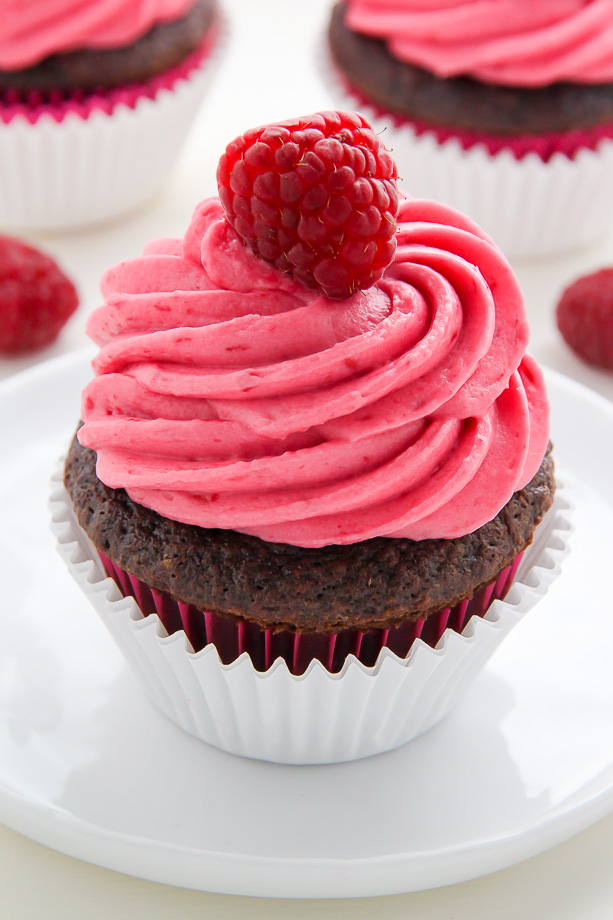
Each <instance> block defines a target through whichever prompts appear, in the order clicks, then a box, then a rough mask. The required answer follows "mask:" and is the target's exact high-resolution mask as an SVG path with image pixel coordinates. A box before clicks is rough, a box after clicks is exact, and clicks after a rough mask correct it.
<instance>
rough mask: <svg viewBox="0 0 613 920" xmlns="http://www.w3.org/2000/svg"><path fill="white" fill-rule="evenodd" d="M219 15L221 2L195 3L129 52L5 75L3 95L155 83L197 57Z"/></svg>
mask: <svg viewBox="0 0 613 920" xmlns="http://www.w3.org/2000/svg"><path fill="white" fill-rule="evenodd" d="M215 15H216V3H215V0H195V3H194V5H193V7H192V8H191V9H190V10H189V12H188V13H187V14H186V15H185V16H183V17H182V18H181V19H177V20H174V21H172V22H165V23H159V24H158V25H156V26H154V27H153V28H152V29H150V30H149V32H147V33H146V34H145V35H143V36H142V38H140V39H138V40H137V41H136V42H134V43H133V44H131V45H129V46H128V47H123V48H112V49H90V48H88V49H76V50H74V51H69V52H64V53H61V54H53V55H50V56H49V57H47V58H45V60H43V61H41V62H40V63H39V64H36V65H35V66H33V67H29V68H27V69H24V70H16V71H8V70H0V91H1V90H4V91H6V90H10V89H12V90H17V91H31V90H36V91H38V92H43V93H44V92H50V91H53V90H59V91H62V92H65V91H67V90H71V89H78V90H80V91H84V92H89V91H93V90H98V89H111V88H113V87H117V86H124V85H126V84H130V83H140V82H143V81H146V80H149V79H151V78H152V77H154V76H156V75H157V74H159V73H163V72H165V71H167V70H170V69H171V68H173V67H176V66H177V65H178V64H180V63H181V61H183V60H184V59H185V58H187V57H188V56H189V55H190V54H191V53H192V52H194V51H196V50H197V48H199V47H200V45H201V43H202V40H203V38H204V36H205V34H206V33H207V31H208V30H209V28H210V26H211V25H212V24H213V22H214V20H215Z"/></svg>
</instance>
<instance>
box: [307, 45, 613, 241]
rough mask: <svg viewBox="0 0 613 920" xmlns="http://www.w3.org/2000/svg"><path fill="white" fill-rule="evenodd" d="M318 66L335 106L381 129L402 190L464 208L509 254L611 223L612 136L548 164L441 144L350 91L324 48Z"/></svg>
mask: <svg viewBox="0 0 613 920" xmlns="http://www.w3.org/2000/svg"><path fill="white" fill-rule="evenodd" d="M320 65H321V72H322V76H323V77H324V79H325V81H326V83H327V84H328V88H329V90H330V92H331V95H332V98H333V99H334V104H335V106H336V107H337V108H339V109H345V110H347V109H348V110H351V111H355V110H359V111H360V112H362V114H363V115H364V116H365V118H366V119H367V120H368V121H369V122H370V124H371V125H372V126H373V128H374V129H375V131H376V132H377V133H379V134H382V139H383V141H384V143H385V146H386V147H387V148H388V149H389V150H390V151H391V152H392V155H393V157H394V159H395V160H396V164H397V166H398V175H399V177H400V180H399V185H400V186H401V187H402V188H403V189H404V190H405V191H406V192H407V194H409V195H412V196H414V197H416V198H434V199H436V200H438V201H443V202H445V203H446V204H448V205H451V206H452V207H454V208H457V210H459V211H463V212H464V213H465V214H467V215H468V216H469V217H471V218H472V219H473V220H474V221H475V222H476V223H477V224H479V226H481V227H482V228H483V229H484V230H485V232H486V233H488V234H489V235H490V236H491V237H492V238H493V239H494V240H495V242H496V244H497V245H498V246H499V247H500V248H501V249H502V250H503V252H504V253H505V254H506V255H507V256H508V257H509V258H525V257H531V256H540V255H546V254H551V253H555V252H563V251H566V250H571V249H575V248H579V247H582V246H588V245H589V244H591V243H593V242H594V241H595V240H597V239H598V238H599V237H601V236H603V235H604V234H605V233H606V232H607V230H609V229H610V228H611V227H612V226H613V209H612V208H611V201H613V140H607V139H605V140H602V141H601V142H600V143H599V144H598V146H597V148H596V149H595V150H591V149H588V148H585V149H582V150H580V151H579V152H578V153H577V154H576V155H575V156H574V157H573V158H572V159H570V158H569V157H567V156H565V155H564V154H562V153H557V154H554V155H553V157H551V159H550V160H548V161H547V162H545V161H544V160H542V159H541V158H540V157H539V156H538V155H537V154H536V153H530V154H528V155H527V156H524V157H522V158H521V159H516V158H515V157H514V156H513V154H512V153H511V151H510V150H503V151H501V152H500V153H496V154H491V153H489V152H488V150H487V149H486V148H485V147H484V146H483V145H481V144H476V145H474V146H472V147H470V148H469V149H467V150H464V149H463V148H462V145H461V143H460V141H459V140H456V139H455V138H450V139H449V140H446V141H444V142H442V143H441V142H440V141H439V140H438V138H437V137H436V135H435V134H434V133H433V132H425V133H421V134H420V133H417V131H416V130H415V129H414V128H412V127H411V125H410V124H409V123H407V122H400V123H398V122H397V120H396V119H395V117H394V116H393V115H392V114H390V115H389V116H385V115H382V114H381V112H380V111H379V110H377V109H376V108H375V107H371V106H369V105H368V104H365V103H364V101H363V99H362V98H361V97H359V96H358V95H352V94H351V93H350V92H349V91H348V89H347V87H346V85H344V84H343V83H342V82H341V79H340V78H339V77H338V75H337V73H336V72H335V70H334V66H333V64H332V62H331V61H330V58H329V55H328V54H327V51H326V52H323V51H320Z"/></svg>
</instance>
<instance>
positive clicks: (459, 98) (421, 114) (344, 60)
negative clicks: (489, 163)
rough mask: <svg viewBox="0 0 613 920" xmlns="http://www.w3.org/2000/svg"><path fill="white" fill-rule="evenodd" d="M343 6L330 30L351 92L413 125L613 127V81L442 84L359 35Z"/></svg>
mask: <svg viewBox="0 0 613 920" xmlns="http://www.w3.org/2000/svg"><path fill="white" fill-rule="evenodd" d="M345 9H346V6H345V4H344V3H342V2H341V3H337V5H336V6H335V7H334V9H333V12H332V17H331V21H330V26H329V43H330V49H331V52H332V56H333V59H334V61H335V63H336V65H337V66H338V68H339V70H340V71H341V72H342V74H343V75H344V76H345V77H346V79H347V80H348V81H349V83H350V84H351V86H352V87H354V88H355V89H357V90H358V91H359V92H361V93H363V94H364V96H365V97H366V98H367V99H368V100H371V101H372V102H375V103H376V104H378V105H380V106H381V107H382V108H383V109H386V110H388V111H390V112H393V113H396V114H398V115H400V116H403V117H405V118H407V119H409V120H414V121H418V122H423V123H425V124H428V125H433V126H437V125H441V126H443V127H445V128H450V127H453V128H455V129H456V130H463V131H475V132H483V133H486V134H499V135H502V136H514V135H522V134H536V135H538V134H546V133H549V132H565V131H576V130H579V129H586V128H593V127H595V126H597V125H601V124H607V123H611V122H612V121H613V83H604V84H581V83H568V82H561V83H553V84H551V85H549V86H544V87H537V88H524V87H511V86H501V85H494V84H488V83H482V82H480V81H478V80H474V79H471V78H470V77H453V78H448V79H443V78H441V77H437V76H436V75H435V74H433V73H431V72H429V71H426V70H424V69H422V68H421V67H417V66H414V65H412V64H410V63H406V62H404V61H400V60H398V59H397V58H395V57H393V56H392V55H391V54H390V53H389V51H388V50H387V47H386V43H385V41H384V40H382V39H378V38H373V37H371V36H368V35H363V34H361V33H359V32H354V31H353V30H351V29H349V28H348V27H347V25H346V24H345Z"/></svg>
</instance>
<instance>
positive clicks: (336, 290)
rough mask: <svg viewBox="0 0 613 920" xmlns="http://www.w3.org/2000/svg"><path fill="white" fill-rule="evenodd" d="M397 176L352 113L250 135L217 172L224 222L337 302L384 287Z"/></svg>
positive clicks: (232, 147)
mask: <svg viewBox="0 0 613 920" xmlns="http://www.w3.org/2000/svg"><path fill="white" fill-rule="evenodd" d="M396 176H397V173H396V164H395V163H394V161H393V159H392V158H391V156H390V154H389V153H388V151H387V150H386V149H385V147H384V146H383V144H382V143H381V142H380V141H379V138H378V137H377V135H376V134H375V133H374V131H373V129H372V128H371V127H370V125H369V124H368V122H367V121H366V120H365V119H364V118H363V117H362V116H361V115H359V114H357V113H355V112H352V113H347V112H319V113H317V114H315V115H307V116H304V117H302V118H295V119H292V120H290V121H284V122H281V123H279V124H277V125H267V126H265V127H261V128H253V129H252V130H250V131H247V132H246V133H245V134H243V135H242V136H241V137H237V138H236V140H234V141H232V143H231V144H228V146H227V147H226V152H225V153H224V154H223V156H222V157H221V159H220V161H219V166H218V168H217V184H218V187H219V197H220V200H221V203H222V205H223V208H224V211H225V212H226V216H227V218H228V221H229V222H230V223H231V224H232V226H233V227H234V228H235V230H236V231H237V233H238V234H239V235H240V236H241V237H242V238H243V239H244V240H245V241H246V242H247V243H248V244H249V245H250V246H251V248H252V249H253V250H254V252H255V253H256V254H257V255H259V256H260V257H261V258H263V259H266V261H268V262H272V263H273V264H274V265H276V266H277V268H279V269H281V271H286V272H291V273H292V274H293V276H294V277H295V278H296V279H297V280H298V281H300V282H302V283H303V284H304V285H306V286H307V287H311V288H319V289H320V290H321V291H322V292H323V293H324V294H325V295H326V296H327V297H332V298H335V299H337V300H340V299H343V298H345V297H348V296H349V295H350V294H352V293H353V292H354V291H356V290H360V289H364V288H367V287H370V286H371V285H372V284H374V283H375V282H376V281H378V280H379V278H380V277H381V275H382V274H383V272H384V271H385V269H386V268H387V266H388V265H389V264H390V262H391V261H392V259H393V257H394V252H395V250H396V238H395V232H396V226H397V224H396V215H397V213H398V191H397V189H396Z"/></svg>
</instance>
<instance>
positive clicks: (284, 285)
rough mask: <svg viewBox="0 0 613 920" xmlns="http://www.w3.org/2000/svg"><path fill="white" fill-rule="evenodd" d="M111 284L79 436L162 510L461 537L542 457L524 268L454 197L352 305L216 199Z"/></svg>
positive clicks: (142, 498) (343, 530)
mask: <svg viewBox="0 0 613 920" xmlns="http://www.w3.org/2000/svg"><path fill="white" fill-rule="evenodd" d="M102 290H103V294H104V296H105V303H104V305H103V306H101V307H99V308H98V309H97V310H96V311H95V312H94V313H93V314H92V316H91V318H90V321H89V326H88V332H89V334H90V336H91V337H92V338H93V339H94V340H95V341H96V342H97V343H98V344H99V345H100V346H101V350H100V353H99V354H98V356H97V358H96V359H95V361H94V370H95V373H96V377H95V378H94V379H93V380H92V381H91V382H90V384H89V385H88V386H87V387H86V389H85V391H84V394H83V405H82V413H83V420H84V422H85V424H84V426H83V428H81V431H80V434H79V438H80V441H81V443H82V444H83V445H85V446H86V447H91V448H93V449H95V450H96V451H97V452H98V466H97V469H98V475H99V477H100V479H101V480H102V481H103V482H105V483H106V484H107V485H108V486H111V487H116V488H119V487H123V488H125V489H126V490H127V491H128V493H129V494H130V496H131V497H132V498H133V499H134V500H135V501H136V502H139V503H140V504H143V505H145V506H147V507H150V508H153V509H155V510H156V511H158V512H159V513H160V514H162V515H164V516H166V517H169V518H173V519H175V520H178V521H183V522H185V523H188V524H196V525H200V526H203V527H222V528H231V529H234V530H239V531H242V532H244V533H249V534H254V535H256V536H259V537H261V538H263V539H265V540H271V541H279V542H286V543H292V544H296V545H300V546H311V547H315V546H322V545H326V544H330V543H353V542H357V541H359V540H364V539H368V538H370V537H374V536H388V537H395V536H402V537H408V538H411V539H416V540H417V539H423V538H428V537H445V538H447V537H456V536H460V535H463V534H466V533H468V532H470V531H472V530H475V529H476V528H477V527H479V526H480V525H481V524H483V523H485V522H486V521H488V520H490V519H491V518H493V517H494V516H495V515H496V514H497V513H498V511H499V510H500V509H501V508H502V506H503V505H504V504H506V502H507V501H508V500H509V498H510V497H511V495H512V494H513V492H515V491H516V490H517V489H519V488H521V487H523V486H524V485H525V484H526V483H527V482H528V481H529V480H530V479H531V478H532V476H533V475H534V473H535V472H536V470H537V469H538V467H539V465H540V463H541V460H542V458H543V455H544V452H545V449H546V445H547V440H548V427H549V426H548V409H547V400H546V396H545V390H544V386H543V380H542V376H541V373H540V371H539V370H538V368H537V366H536V365H535V363H534V361H533V360H532V359H530V358H529V357H524V352H525V348H526V344H527V338H528V329H527V323H526V319H525V314H524V306H523V299H522V295H521V292H520V290H519V287H518V284H517V281H516V279H515V276H514V275H513V272H512V270H511V268H510V266H509V264H508V263H507V261H506V260H505V258H504V256H503V255H502V253H501V252H500V250H499V249H497V248H496V246H494V244H493V243H492V242H491V241H490V240H489V239H488V238H487V237H485V235H484V234H483V233H482V231H481V230H479V229H478V228H477V227H476V226H475V225H474V224H472V222H470V221H469V220H468V219H467V218H465V217H464V216H463V215H461V214H459V213H458V212H456V211H454V210H453V209H451V208H449V207H447V206H445V205H442V204H438V203H436V202H432V201H422V200H418V199H412V200H406V201H404V202H403V203H402V204H401V207H400V215H399V230H398V249H397V254H396V257H395V259H394V262H393V263H392V264H391V266H390V267H389V268H388V270H387V271H386V273H385V275H384V276H383V278H382V280H381V281H380V282H379V284H378V286H377V287H374V288H370V289H369V290H367V291H362V292H358V293H356V294H355V295H353V296H352V297H350V298H349V299H347V300H345V301H340V302H338V301H336V302H332V301H328V300H326V299H325V298H323V297H320V296H318V295H317V294H316V293H315V292H313V291H310V290H307V289H306V288H303V287H301V286H300V285H298V284H297V283H296V282H294V281H293V280H291V278H289V277H288V276H286V275H283V274H281V273H279V272H278V271H277V270H276V269H274V268H272V267H271V266H270V265H268V264H267V263H265V262H263V261H261V260H259V259H257V258H256V257H255V256H254V255H253V254H252V253H251V251H250V250H247V249H246V248H245V247H243V245H242V243H241V241H240V240H239V238H238V237H237V236H236V234H235V232H234V231H233V230H232V229H231V228H230V227H229V225H228V224H227V222H226V220H225V218H224V217H223V212H222V209H221V206H220V204H219V201H218V199H216V198H211V199H207V200H206V201H204V202H202V203H201V204H200V205H199V206H198V208H197V209H196V212H195V214H194V217H193V219H192V222H191V225H190V227H189V229H188V231H187V233H186V235H185V237H184V239H183V240H179V239H165V240H158V241H155V242H154V243H152V244H150V245H149V246H148V247H147V248H146V250H145V253H144V255H143V256H142V257H141V258H136V259H132V260H130V261H127V262H122V263H120V264H119V265H118V266H116V267H115V268H112V269H111V270H110V271H109V272H107V274H106V275H105V277H104V279H103V282H102Z"/></svg>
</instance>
